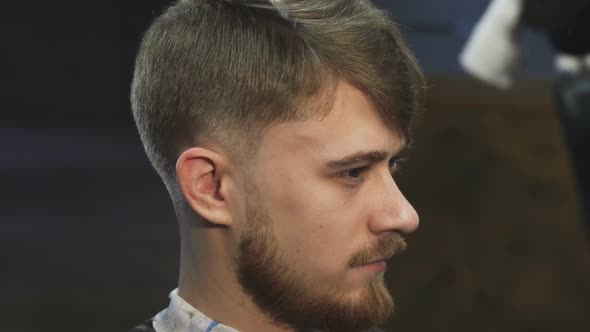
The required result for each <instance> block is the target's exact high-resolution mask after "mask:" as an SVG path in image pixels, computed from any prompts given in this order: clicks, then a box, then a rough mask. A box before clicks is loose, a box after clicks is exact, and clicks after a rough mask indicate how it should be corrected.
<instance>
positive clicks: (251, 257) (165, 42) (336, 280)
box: [131, 0, 423, 330]
mask: <svg viewBox="0 0 590 332" xmlns="http://www.w3.org/2000/svg"><path fill="white" fill-rule="evenodd" d="M273 3H274V5H273V4H271V3H270V2H267V1H264V0H259V1H245V0H233V1H229V0H183V1H180V2H178V3H177V4H176V5H174V6H172V7H171V8H169V9H168V10H167V11H166V12H165V13H164V14H163V15H162V16H161V17H159V18H158V19H156V21H155V22H154V24H153V25H152V26H151V27H150V29H149V30H148V31H147V33H146V35H145V37H144V39H143V42H142V44H141V47H140V50H139V54H138V57H137V63H136V71H135V77H134V82H133V89H132V98H131V99H132V107H133V113H134V116H135V119H136V122H137V125H138V129H139V132H140V135H141V138H142V141H143V143H144V146H145V148H146V151H147V153H148V156H149V158H150V160H151V161H152V164H153V165H154V167H155V168H156V170H157V171H158V173H159V174H160V176H161V177H162V178H163V180H164V182H165V183H166V186H167V188H168V190H169V191H170V193H171V195H172V198H173V201H174V203H175V208H176V209H177V215H178V216H179V219H181V220H179V221H180V223H181V228H183V227H184V228H183V229H184V230H190V232H189V231H186V232H184V233H186V234H188V233H190V234H201V233H207V232H208V233H207V234H213V233H212V232H213V231H211V229H214V230H215V232H216V233H215V234H216V235H214V236H215V239H216V241H214V242H213V241H212V242H211V243H212V244H211V245H209V246H205V245H203V246H202V247H200V248H206V249H203V251H210V252H200V253H198V254H196V256H198V257H200V259H201V260H208V259H209V257H216V259H218V260H224V259H225V260H227V261H228V262H226V263H227V265H228V266H231V267H232V273H233V274H235V277H236V280H237V282H238V283H239V284H240V286H241V287H242V288H243V290H244V292H245V293H246V294H248V295H249V296H251V298H252V299H253V301H254V303H255V304H256V305H257V306H258V307H259V308H260V309H261V310H262V311H264V312H265V313H266V314H267V315H268V316H269V317H270V318H271V319H272V320H273V321H275V322H276V323H277V324H286V325H291V326H296V327H298V328H311V327H316V328H317V327H324V328H326V329H337V330H346V329H348V328H362V327H367V326H370V325H373V324H378V323H380V322H382V321H383V320H384V319H385V318H386V317H387V316H388V315H389V314H390V313H391V312H392V310H393V303H392V300H391V297H390V295H389V293H388V291H387V289H386V288H385V286H384V284H383V280H382V272H383V268H384V266H383V263H382V261H383V259H387V258H389V257H390V256H391V255H393V254H394V253H395V252H397V251H399V250H402V249H403V248H404V247H405V243H404V242H403V239H402V238H401V237H400V235H399V233H410V232H412V231H413V230H414V229H415V228H416V227H417V223H418V219H417V215H416V213H415V211H414V210H413V208H412V207H411V206H410V205H409V203H408V202H407V201H406V199H405V198H404V197H403V195H402V194H401V192H400V191H399V190H398V188H397V186H396V184H395V182H394V180H393V178H392V177H391V174H390V173H391V172H392V171H393V170H394V169H395V165H396V161H397V160H398V159H399V156H400V154H402V153H403V151H404V150H405V149H406V148H407V146H408V145H409V143H410V140H411V132H412V125H413V123H414V121H415V117H416V113H417V110H418V109H419V106H420V101H421V98H422V93H423V81H422V76H421V73H420V70H419V68H418V66H417V65H416V63H415V61H414V59H413V57H412V56H411V54H410V53H409V51H408V50H407V49H406V47H405V45H404V44H403V41H402V39H401V37H400V34H399V32H398V30H397V29H396V28H395V26H394V24H393V23H392V21H391V20H390V19H389V18H388V17H387V16H386V15H384V14H383V13H382V12H380V11H379V10H377V9H376V8H375V7H373V6H372V5H371V4H370V3H369V2H368V1H350V0H349V1H346V0H317V1H313V0H304V1H283V2H277V1H273ZM186 211H190V213H187V212H186ZM191 215H193V216H194V217H195V218H194V219H195V220H190V219H191V218H190V216H191ZM197 219H198V221H197ZM186 234H181V239H182V240H183V241H184V242H190V241H192V240H191V236H189V235H186ZM219 234H222V235H219ZM212 237H213V235H212V236H211V237H210V238H212ZM209 240H210V239H209ZM203 242H207V241H206V240H204V241H203ZM211 248H216V249H215V250H212V249H211ZM221 248H223V249H221ZM224 250H225V252H227V253H228V254H227V255H223V254H222V252H224ZM375 261H380V262H379V263H375V264H369V265H367V263H370V262H375ZM212 264H213V263H212ZM215 264H217V263H215Z"/></svg>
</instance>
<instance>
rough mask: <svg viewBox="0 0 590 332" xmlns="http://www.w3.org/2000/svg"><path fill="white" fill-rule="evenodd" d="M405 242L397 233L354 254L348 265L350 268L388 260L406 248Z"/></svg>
mask: <svg viewBox="0 0 590 332" xmlns="http://www.w3.org/2000/svg"><path fill="white" fill-rule="evenodd" d="M407 246H408V245H407V244H406V240H405V239H404V238H403V237H402V236H401V235H399V234H398V233H393V235H392V236H390V237H387V238H381V239H379V242H378V243H377V245H375V246H374V247H372V248H366V249H363V250H359V251H358V252H356V253H354V254H353V255H352V257H351V259H350V262H349V263H348V265H349V267H350V268H355V267H359V266H362V265H366V264H369V263H372V262H375V261H378V260H382V259H388V258H390V257H391V256H393V255H395V254H398V253H400V252H402V251H404V250H406V248H407Z"/></svg>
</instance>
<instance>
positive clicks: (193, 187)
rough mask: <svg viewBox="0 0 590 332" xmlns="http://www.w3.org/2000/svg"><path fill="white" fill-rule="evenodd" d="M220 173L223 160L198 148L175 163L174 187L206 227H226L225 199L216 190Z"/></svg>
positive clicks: (219, 183) (221, 174) (221, 172)
mask: <svg viewBox="0 0 590 332" xmlns="http://www.w3.org/2000/svg"><path fill="white" fill-rule="evenodd" d="M224 170H225V164H224V162H223V157H222V156H220V155H219V154H217V153H216V152H214V151H211V150H208V149H205V148H201V147H194V148H190V149H188V150H186V151H184V152H183V153H182V154H181V155H180V157H179V158H178V160H177V162H176V176H177V180H178V184H179V186H180V189H181V191H182V194H183V196H184V199H185V201H186V202H187V204H188V205H189V206H190V207H191V208H192V209H193V210H194V211H195V212H196V213H197V214H199V215H200V216H201V217H202V218H203V219H205V220H207V221H209V222H210V223H212V224H217V225H221V226H229V225H230V224H231V215H230V213H229V209H228V206H227V198H226V197H224V195H223V194H222V193H221V190H220V188H221V185H222V181H224V180H226V179H225V171H224Z"/></svg>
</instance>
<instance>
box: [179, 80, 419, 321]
mask: <svg viewBox="0 0 590 332" xmlns="http://www.w3.org/2000/svg"><path fill="white" fill-rule="evenodd" d="M334 98H335V102H334V105H333V109H332V112H331V113H330V114H329V115H328V116H326V117H325V118H323V119H318V120H310V121H305V122H299V123H284V124H279V125H276V126H273V127H271V128H269V130H268V131H267V132H266V134H265V135H264V137H263V139H262V141H261V142H260V148H259V153H258V154H257V156H256V158H255V160H254V161H253V164H252V167H250V168H249V169H248V170H247V171H246V170H244V169H243V168H241V167H239V165H235V164H233V163H232V162H231V159H230V158H229V157H228V156H227V155H226V154H224V152H223V150H222V149H221V148H220V147H219V146H218V145H216V144H215V143H214V142H210V141H207V140H204V139H201V140H199V141H197V142H195V143H194V146H197V147H186V150H185V151H184V153H183V154H182V155H181V156H180V158H179V159H178V163H177V175H178V180H179V183H180V186H181V189H182V192H183V195H184V199H185V201H186V203H188V208H186V209H184V210H181V211H179V212H178V218H179V223H180V231H181V269H180V281H179V295H180V296H181V297H182V298H183V299H185V300H186V301H187V302H189V303H191V304H192V305H193V306H194V307H195V308H198V310H200V311H201V312H203V313H204V314H205V315H207V316H209V317H211V318H213V319H215V320H217V321H219V322H221V323H222V324H225V325H228V326H231V327H233V328H236V329H238V330H240V331H294V329H293V328H292V327H291V326H288V325H284V324H280V322H276V321H273V320H272V319H271V318H270V317H269V316H268V315H267V314H266V312H265V311H264V309H263V308H260V306H258V305H256V304H255V303H254V301H253V300H252V296H250V294H249V293H248V292H246V291H245V290H244V288H243V287H242V286H241V284H240V282H239V280H238V277H237V273H236V269H237V262H236V257H239V256H240V243H241V241H242V239H243V238H244V236H246V235H247V234H251V232H250V231H251V230H249V228H248V226H249V225H252V220H248V219H249V218H248V216H251V214H249V213H248V208H249V200H248V198H249V197H250V196H249V195H253V192H252V184H253V185H254V186H255V188H256V198H257V200H258V201H259V202H261V203H262V204H263V205H264V208H265V215H266V217H267V219H268V221H269V222H270V227H271V228H272V236H273V238H274V240H275V242H276V244H277V248H276V249H277V250H278V251H280V253H281V257H282V259H283V261H284V262H286V263H287V264H288V266H292V267H294V269H295V268H296V270H294V271H293V272H294V273H293V274H294V275H296V278H298V279H299V280H300V281H301V283H302V285H305V286H306V287H307V290H308V292H309V294H312V295H314V296H320V297H321V296H322V295H323V294H327V293H328V292H332V293H334V292H336V293H337V294H338V299H339V300H342V301H347V303H348V302H350V303H354V302H355V301H361V300H362V299H363V296H366V290H367V288H368V287H369V285H370V284H371V283H373V282H375V280H376V278H379V277H381V275H380V274H379V273H378V272H376V271H374V270H373V269H370V268H365V267H355V268H353V267H351V266H350V262H351V258H352V257H354V256H355V254H358V253H359V252H363V251H365V252H367V253H373V252H374V253H377V251H374V250H373V251H371V248H376V246H377V245H378V243H379V241H380V240H381V241H383V240H384V239H385V238H388V237H392V236H393V235H395V234H401V233H403V234H408V233H412V232H413V231H415V230H416V228H417V227H418V215H417V213H416V211H415V210H414V209H413V207H412V206H411V205H410V203H409V202H408V201H407V200H406V198H405V197H404V196H403V194H402V193H401V192H400V190H399V189H398V187H397V185H396V183H395V181H394V179H393V177H392V174H391V173H392V171H394V168H395V160H396V157H397V155H398V154H399V153H400V152H401V151H402V150H403V149H404V147H405V140H404V139H403V137H400V136H399V135H398V134H397V133H396V132H394V131H392V130H390V129H389V128H387V127H386V126H385V124H384V123H383V121H382V120H381V118H380V117H379V115H378V113H377V112H376V110H375V109H374V107H373V106H372V104H371V102H370V100H369V99H368V98H367V97H366V96H365V95H364V94H363V93H362V92H361V91H360V90H358V89H356V88H354V87H353V86H352V85H350V84H347V83H345V82H342V83H341V84H340V85H339V86H338V88H337V90H336V93H335V95H334ZM367 151H374V152H378V154H381V155H382V157H383V158H382V159H381V160H379V161H374V162H372V163H370V162H369V161H366V160H365V161H363V160H360V161H357V162H356V163H353V164H349V165H347V166H340V167H329V166H327V165H328V164H329V163H330V162H333V161H337V160H341V159H342V158H345V157H347V156H350V155H351V154H355V153H359V152H367ZM199 215H200V216H201V217H202V218H200V217H199ZM203 219H204V220H206V221H204V220H203ZM249 232H250V233H249ZM369 256H371V255H369ZM371 258H372V259H377V257H371ZM379 258H383V257H379ZM365 263H366V262H365Z"/></svg>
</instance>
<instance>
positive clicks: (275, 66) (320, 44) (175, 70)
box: [131, 0, 425, 194]
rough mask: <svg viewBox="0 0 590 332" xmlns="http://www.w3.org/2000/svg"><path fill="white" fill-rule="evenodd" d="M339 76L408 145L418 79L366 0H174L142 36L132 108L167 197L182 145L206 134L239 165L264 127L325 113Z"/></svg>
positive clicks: (391, 29)
mask: <svg viewBox="0 0 590 332" xmlns="http://www.w3.org/2000/svg"><path fill="white" fill-rule="evenodd" d="M342 80H345V81H347V82H349V83H351V84H353V85H354V86H356V87H357V88H359V89H361V90H362V91H363V92H364V93H366V94H367V96H369V97H370V99H371V101H372V102H373V104H374V105H375V107H376V109H377V110H378V111H379V113H380V115H381V117H382V119H383V120H384V122H385V123H386V124H387V125H388V126H389V127H390V128H391V129H393V130H396V131H398V132H400V133H401V134H403V135H404V136H405V137H406V139H407V140H408V141H411V138H412V135H411V134H412V128H413V126H414V123H415V122H416V118H417V114H419V111H420V110H421V105H422V101H423V95H424V89H425V88H424V87H425V84H424V79H423V76H422V73H421V71H420V68H419V66H418V65H417V63H416V61H415V59H414V57H413V56H412V54H411V52H410V51H409V50H408V48H407V47H406V45H405V43H404V41H403V39H402V37H401V34H400V32H399V30H398V28H397V27H396V25H395V23H394V22H393V20H392V19H391V18H390V17H389V15H388V14H387V13H385V12H383V11H381V10H379V9H377V8H376V7H375V6H374V5H373V4H372V3H371V2H370V1H365V0H302V1H296V0H292V1H289V0H285V1H272V2H270V1H268V0H266V1H265V0H252V1H247V0H181V1H178V2H176V3H175V4H174V5H172V6H171V7H169V8H168V9H167V10H165V12H164V13H163V14H162V15H161V16H159V17H158V18H156V19H155V21H154V22H153V24H152V25H151V26H150V28H149V29H148V30H147V31H146V33H145V35H144V36H143V40H142V42H141V45H140V47H139V52H138V55H137V58H136V64H135V73H134V78H133V83H132V89H131V90H132V91H131V106H132V110H133V115H134V118H135V121H136V124H137V127H138V131H139V134H140V137H141V140H142V142H143V144H144V148H145V150H146V152H147V155H148V157H149V159H150V161H151V163H152V165H153V166H154V168H155V169H156V171H157V172H158V174H159V175H160V176H161V177H162V179H163V180H164V183H165V184H166V186H167V188H168V190H169V191H170V192H171V194H173V193H174V192H178V188H177V186H178V184H177V183H176V175H175V165H176V160H177V158H178V157H179V155H180V154H181V153H182V151H181V148H180V147H181V146H186V145H187V144H190V142H193V141H194V139H195V138H196V137H206V138H208V139H212V140H214V141H215V142H217V143H218V144H220V145H221V146H223V147H224V148H225V149H227V152H228V153H229V154H230V155H231V157H232V158H235V159H236V160H239V161H240V162H245V161H246V159H248V158H249V157H248V156H250V157H251V156H252V155H255V153H256V150H257V142H259V140H260V138H261V137H262V135H263V133H264V130H265V129H267V128H268V127H269V126H271V125H272V124H277V123H284V122H289V121H302V120H306V119H311V118H316V117H317V118H321V117H323V116H326V115H327V113H329V110H330V109H331V105H332V100H331V99H332V98H331V95H332V94H333V91H334V89H335V87H336V85H337V84H338V82H340V81H342Z"/></svg>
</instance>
